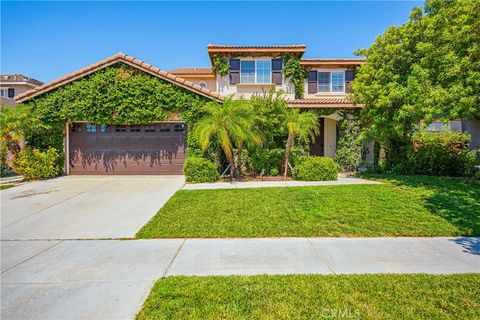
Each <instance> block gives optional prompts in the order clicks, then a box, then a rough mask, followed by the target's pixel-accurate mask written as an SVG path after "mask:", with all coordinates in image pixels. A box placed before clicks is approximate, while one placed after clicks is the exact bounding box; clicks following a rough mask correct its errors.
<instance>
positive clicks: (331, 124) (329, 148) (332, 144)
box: [323, 117, 337, 158]
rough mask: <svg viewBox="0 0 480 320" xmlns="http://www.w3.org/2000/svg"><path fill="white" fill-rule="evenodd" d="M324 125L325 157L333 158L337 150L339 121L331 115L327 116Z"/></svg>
mask: <svg viewBox="0 0 480 320" xmlns="http://www.w3.org/2000/svg"><path fill="white" fill-rule="evenodd" d="M324 127H325V128H324V134H325V140H324V144H323V154H324V156H325V157H331V158H333V157H334V156H335V151H336V150H337V121H336V120H335V119H332V118H330V117H325V125H324Z"/></svg>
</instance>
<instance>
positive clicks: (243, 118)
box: [224, 99, 264, 175]
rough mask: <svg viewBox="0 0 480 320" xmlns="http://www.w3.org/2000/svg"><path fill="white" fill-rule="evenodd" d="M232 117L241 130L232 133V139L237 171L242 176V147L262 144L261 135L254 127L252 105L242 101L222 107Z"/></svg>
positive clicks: (254, 115) (254, 116) (254, 118)
mask: <svg viewBox="0 0 480 320" xmlns="http://www.w3.org/2000/svg"><path fill="white" fill-rule="evenodd" d="M224 106H225V108H227V109H229V110H228V111H229V114H230V115H231V116H232V117H235V118H239V125H240V126H241V127H242V128H243V130H240V131H237V132H232V139H233V141H234V142H235V146H236V147H237V170H238V173H239V174H240V175H241V174H242V153H243V148H244V146H245V145H246V146H248V147H251V148H252V147H256V146H260V145H262V144H263V141H264V138H263V135H262V134H261V133H260V132H259V130H258V129H257V127H256V126H255V120H256V114H255V112H254V109H253V106H252V104H250V103H249V102H248V101H245V100H243V99H240V100H235V102H233V103H227V104H226V105H224Z"/></svg>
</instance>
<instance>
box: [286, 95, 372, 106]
mask: <svg viewBox="0 0 480 320" xmlns="http://www.w3.org/2000/svg"><path fill="white" fill-rule="evenodd" d="M288 105H289V106H290V107H299V108H362V107H363V105H361V104H353V103H352V101H351V100H350V99H348V98H347V97H323V98H311V99H308V98H305V99H295V100H290V101H288Z"/></svg>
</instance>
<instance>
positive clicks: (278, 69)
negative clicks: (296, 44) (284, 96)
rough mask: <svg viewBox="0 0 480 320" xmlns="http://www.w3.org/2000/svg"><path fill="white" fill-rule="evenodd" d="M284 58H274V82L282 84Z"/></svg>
mask: <svg viewBox="0 0 480 320" xmlns="http://www.w3.org/2000/svg"><path fill="white" fill-rule="evenodd" d="M282 65H283V61H282V59H272V83H274V84H282V78H283V77H282Z"/></svg>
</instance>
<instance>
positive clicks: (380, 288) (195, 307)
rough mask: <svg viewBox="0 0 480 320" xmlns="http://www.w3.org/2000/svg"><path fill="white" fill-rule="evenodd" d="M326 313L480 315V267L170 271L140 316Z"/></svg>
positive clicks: (302, 316) (256, 316)
mask: <svg viewBox="0 0 480 320" xmlns="http://www.w3.org/2000/svg"><path fill="white" fill-rule="evenodd" d="M334 315H337V316H334ZM324 318H328V319H338V318H342V319H479V318H480V275H479V274H457V275H378V274H377V275H334V276H321V275H289V276H248V277H241V276H229V277H167V278H163V279H161V280H159V281H157V283H156V284H155V285H154V287H153V289H152V291H151V292H150V296H149V297H148V298H147V300H146V301H145V303H144V305H143V307H142V309H141V310H140V312H139V313H138V314H137V319H138V320H143V319H324Z"/></svg>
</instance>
